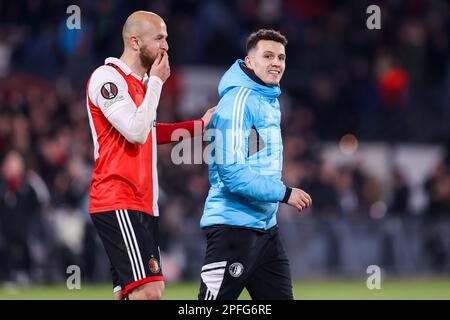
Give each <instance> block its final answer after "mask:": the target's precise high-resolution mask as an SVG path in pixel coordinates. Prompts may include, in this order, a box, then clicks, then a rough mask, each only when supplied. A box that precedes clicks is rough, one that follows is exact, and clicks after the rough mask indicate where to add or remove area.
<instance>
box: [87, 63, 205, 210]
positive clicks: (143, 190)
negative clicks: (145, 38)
mask: <svg viewBox="0 0 450 320" xmlns="http://www.w3.org/2000/svg"><path fill="white" fill-rule="evenodd" d="M152 78H156V79H152ZM145 80H153V81H148V86H149V87H148V88H146V85H145V84H144V83H145V82H144V81H145ZM150 86H153V87H150ZM161 87H162V81H161V80H160V79H159V78H157V77H150V79H148V78H147V79H140V77H139V76H136V75H135V74H134V73H133V72H132V71H131V69H130V68H129V67H128V66H127V65H126V64H125V63H124V62H123V61H121V60H120V59H117V58H108V59H106V60H105V65H103V66H101V67H99V68H97V69H96V70H95V71H94V72H93V74H92V75H91V77H90V78H89V80H88V83H87V88H86V96H87V99H86V100H87V110H88V115H89V122H90V125H91V131H92V137H93V140H94V158H95V166H94V170H93V174H92V182H91V189H90V203H89V212H90V213H91V214H95V213H100V212H107V211H112V210H122V209H128V210H137V211H142V212H145V213H147V214H150V215H153V216H158V215H159V211H158V203H157V202H158V173H157V169H156V165H157V151H156V146H157V143H168V142H172V139H171V137H172V133H173V131H174V130H176V129H178V128H183V129H187V130H188V131H189V132H190V134H191V135H194V128H195V127H196V126H197V128H200V130H197V131H199V133H201V132H203V122H202V121H201V120H194V121H186V122H181V123H175V124H160V123H156V121H154V120H153V119H154V118H155V117H156V107H157V104H158V102H159V94H160V92H161ZM147 89H148V90H153V91H154V92H152V93H153V95H150V94H149V95H147V96H150V98H149V99H148V98H147V97H146V92H147ZM147 103H148V104H149V105H148V106H145V108H147V109H148V111H149V113H146V114H142V115H144V116H146V117H145V119H137V120H139V121H144V120H145V121H148V120H149V119H150V120H151V123H148V125H149V126H151V129H150V131H149V133H148V136H146V137H145V138H146V139H144V140H143V141H141V142H139V143H133V139H132V138H130V137H132V136H133V134H134V133H133V132H130V130H131V129H129V128H128V130H126V128H125V127H126V125H124V124H127V122H125V121H124V120H123V117H122V114H121V112H126V111H127V112H128V111H130V105H132V106H133V108H136V110H138V108H143V105H144V104H147ZM125 107H126V108H125ZM132 110H134V109H131V111H132ZM142 110H143V109H142ZM136 113H137V112H134V115H133V116H136V117H137V116H138V115H136ZM124 115H125V113H124ZM149 117H153V118H152V119H151V118H149ZM145 121H144V122H145ZM197 131H196V133H197ZM139 132H140V133H141V132H144V131H142V130H140V131H139ZM144 133H145V134H147V131H145V132H144Z"/></svg>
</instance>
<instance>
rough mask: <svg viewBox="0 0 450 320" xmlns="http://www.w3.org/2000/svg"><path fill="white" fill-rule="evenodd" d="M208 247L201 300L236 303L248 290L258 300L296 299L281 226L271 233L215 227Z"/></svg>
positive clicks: (209, 236)
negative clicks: (280, 234) (282, 239)
mask: <svg viewBox="0 0 450 320" xmlns="http://www.w3.org/2000/svg"><path fill="white" fill-rule="evenodd" d="M205 233H206V240H207V248H206V256H205V262H204V265H203V267H202V270H201V284H200V292H199V294H198V298H199V300H216V299H218V300H235V299H237V298H238V297H239V295H240V294H241V292H242V290H243V289H244V288H246V289H247V291H248V292H249V294H250V296H251V297H252V299H255V300H292V299H293V294H292V281H291V274H290V267H289V261H288V259H287V256H286V253H285V251H284V249H283V245H282V243H281V239H280V236H279V233H278V227H274V228H272V229H270V230H268V231H264V232H261V231H256V230H253V229H246V228H235V227H229V226H218V227H216V226H214V227H209V228H206V229H205Z"/></svg>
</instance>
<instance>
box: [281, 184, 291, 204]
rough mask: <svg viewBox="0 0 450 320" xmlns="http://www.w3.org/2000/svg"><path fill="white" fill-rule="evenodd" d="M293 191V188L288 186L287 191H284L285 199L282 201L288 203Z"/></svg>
mask: <svg viewBox="0 0 450 320" xmlns="http://www.w3.org/2000/svg"><path fill="white" fill-rule="evenodd" d="M291 193H292V188H291V187H288V186H286V192H285V193H284V197H283V200H281V202H283V203H287V202H288V200H289V198H290V197H291Z"/></svg>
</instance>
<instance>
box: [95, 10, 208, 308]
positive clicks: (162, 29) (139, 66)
mask: <svg viewBox="0 0 450 320" xmlns="http://www.w3.org/2000/svg"><path fill="white" fill-rule="evenodd" d="M122 36H123V41H124V51H123V54H122V56H121V57H120V59H117V58H107V59H106V60H105V64H104V65H102V66H100V67H99V68H97V69H96V70H95V71H94V72H93V73H92V75H91V77H90V79H89V80H88V83H87V89H86V91H87V92H86V95H87V109H88V115H89V122H90V125H91V130H92V136H93V140H94V157H95V167H94V172H93V175H92V183H91V190H90V204H89V212H90V214H91V218H92V221H93V222H94V225H95V227H96V230H97V232H98V234H99V236H100V238H101V240H102V242H103V245H104V247H105V249H106V252H107V254H108V257H109V259H110V261H111V272H112V276H113V284H114V298H115V299H121V298H122V297H124V298H128V299H145V300H153V299H161V297H162V294H163V291H164V280H163V276H162V271H161V265H160V255H159V245H158V216H159V213H158V203H157V201H158V176H157V169H156V159H157V156H156V145H157V143H167V142H171V141H172V140H171V136H172V133H173V132H174V131H175V130H176V129H187V130H188V131H189V132H190V133H191V135H193V134H194V128H195V127H198V128H199V130H196V132H199V133H202V132H203V128H204V127H206V126H207V125H208V123H209V121H210V119H211V115H212V113H213V112H214V108H211V109H209V110H208V111H206V113H205V114H204V116H203V117H202V119H199V120H194V121H186V122H181V123H175V124H160V123H156V120H155V119H156V109H157V107H158V102H159V97H160V94H161V90H162V86H163V83H164V82H165V81H166V80H167V78H168V77H169V75H170V66H169V58H168V54H167V51H168V49H169V47H168V44H167V28H166V25H165V23H164V21H163V20H162V19H161V17H159V16H158V15H156V14H154V13H151V12H146V11H137V12H134V13H133V14H131V15H130V16H129V17H128V19H127V21H126V22H125V24H124V27H123V31H122Z"/></svg>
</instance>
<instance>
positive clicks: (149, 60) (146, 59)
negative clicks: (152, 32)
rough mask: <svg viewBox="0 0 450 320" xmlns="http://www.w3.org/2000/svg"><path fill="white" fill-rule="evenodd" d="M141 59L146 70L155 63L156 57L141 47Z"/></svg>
mask: <svg viewBox="0 0 450 320" xmlns="http://www.w3.org/2000/svg"><path fill="white" fill-rule="evenodd" d="M139 59H140V61H141V64H142V66H144V67H145V68H146V69H150V68H151V67H152V65H153V62H155V59H156V56H153V57H152V56H151V55H150V53H149V52H148V50H147V47H141V48H140V49H139Z"/></svg>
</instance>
